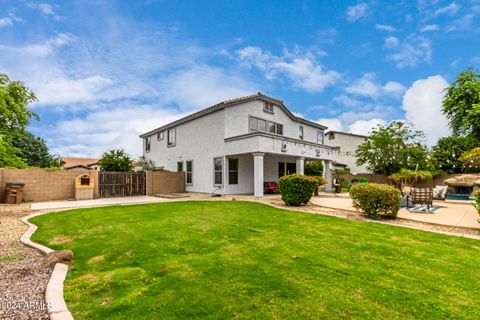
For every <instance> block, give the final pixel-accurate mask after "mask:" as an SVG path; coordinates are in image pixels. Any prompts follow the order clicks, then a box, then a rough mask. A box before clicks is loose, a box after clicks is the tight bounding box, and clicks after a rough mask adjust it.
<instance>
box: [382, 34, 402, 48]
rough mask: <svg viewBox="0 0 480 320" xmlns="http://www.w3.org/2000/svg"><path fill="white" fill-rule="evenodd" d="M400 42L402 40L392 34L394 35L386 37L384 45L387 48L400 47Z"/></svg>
mask: <svg viewBox="0 0 480 320" xmlns="http://www.w3.org/2000/svg"><path fill="white" fill-rule="evenodd" d="M399 43H400V41H399V40H398V38H397V37H393V36H392V37H387V38H385V41H384V46H385V47H386V48H396V47H398V44H399Z"/></svg>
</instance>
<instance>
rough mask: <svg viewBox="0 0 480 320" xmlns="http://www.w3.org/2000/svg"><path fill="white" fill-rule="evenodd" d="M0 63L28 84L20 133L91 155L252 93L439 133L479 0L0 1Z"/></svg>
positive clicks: (478, 38)
mask: <svg viewBox="0 0 480 320" xmlns="http://www.w3.org/2000/svg"><path fill="white" fill-rule="evenodd" d="M0 8H1V10H0V13H1V15H0V72H2V73H7V74H8V75H9V76H10V77H11V78H12V79H15V80H21V81H23V82H25V83H26V84H27V85H28V86H30V87H31V88H32V89H33V90H34V91H35V92H36V93H37V96H38V98H39V101H38V102H36V103H35V104H33V105H32V108H33V110H34V111H35V112H37V113H38V114H39V115H40V117H41V121H40V122H35V123H32V125H31V126H30V130H31V131H32V132H34V133H35V134H37V135H39V136H41V137H43V138H45V139H46V140H47V142H48V145H49V146H50V147H51V148H52V150H53V151H54V152H56V153H58V154H61V155H62V156H98V155H100V154H101V153H102V152H103V151H105V150H107V149H110V148H114V147H124V148H125V149H126V150H127V151H128V152H130V153H131V154H132V155H138V154H140V153H141V141H140V140H139V138H138V134H140V133H142V132H145V131H148V130H150V129H153V128H155V127H158V126H160V125H162V124H165V123H167V122H170V121H172V120H174V119H176V118H178V117H181V116H183V115H186V114H188V113H190V112H193V111H195V110H198V109H201V108H204V107H207V106H209V105H212V104H214V103H217V102H219V101H222V100H225V99H229V98H233V97H238V96H242V95H247V94H250V93H253V92H257V91H261V92H263V93H265V94H267V95H270V96H273V97H276V98H279V99H282V100H284V101H285V104H286V105H287V106H288V107H289V108H290V109H291V110H292V111H293V112H295V113H296V114H299V115H302V116H304V117H306V118H308V119H311V120H314V121H318V122H319V123H322V124H325V125H327V126H329V127H330V128H332V129H335V130H345V131H350V132H354V133H368V132H369V130H370V129H371V128H372V127H373V126H375V125H376V124H384V123H387V122H388V121H391V120H395V119H406V120H409V121H412V122H414V124H415V125H416V126H417V128H419V129H421V130H424V131H425V132H426V134H427V142H428V143H430V144H432V143H434V142H435V141H436V139H438V137H441V136H445V135H448V134H449V129H448V127H447V122H446V119H445V118H444V117H443V115H442V114H441V113H440V108H441V100H442V95H443V89H444V88H445V87H446V86H448V84H449V83H450V82H451V81H453V80H454V79H455V76H456V74H457V73H458V72H460V71H462V70H464V69H465V68H467V67H468V66H473V67H478V65H479V64H480V0H471V1H470V0H466V1H417V2H415V1H299V0H297V1H178V0H177V1H170V0H163V1H155V0H145V1H140V0H138V1H102V0H98V1H55V2H35V1H2V0H0Z"/></svg>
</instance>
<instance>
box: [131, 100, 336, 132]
mask: <svg viewBox="0 0 480 320" xmlns="http://www.w3.org/2000/svg"><path fill="white" fill-rule="evenodd" d="M253 100H263V101H266V102H271V103H273V104H275V105H277V106H279V107H280V108H282V110H283V111H285V113H286V114H287V115H288V116H289V117H290V118H291V119H292V120H294V121H297V122H300V123H304V124H308V125H310V126H313V127H316V128H319V129H322V130H325V129H327V127H325V126H322V125H321V124H318V123H316V122H313V121H309V120H306V119H303V118H301V117H297V116H296V115H294V114H293V113H292V112H291V111H290V110H288V108H287V107H286V106H285V105H284V104H283V101H282V100H279V99H275V98H272V97H269V96H266V95H264V94H263V93H261V92H257V93H254V94H251V95H248V96H245V97H239V98H235V99H230V100H225V101H222V102H220V103H217V104H215V105H213V106H211V107H208V108H205V109H203V110H200V111H197V112H195V113H192V114H190V115H188V116H186V117H183V118H181V119H178V120H176V121H174V122H171V123H169V124H166V125H164V126H162V127H159V128H157V129H154V130H151V131H149V132H147V133H144V134H142V135H140V137H141V138H145V137H148V136H150V135H152V134H155V133H157V132H160V131H164V130H167V129H170V128H173V127H175V126H178V125H180V124H182V123H186V122H189V121H192V120H194V119H197V118H200V117H203V116H206V115H208V114H210V113H214V112H217V111H220V110H223V109H225V107H230V106H234V105H237V104H241V103H244V102H249V101H253Z"/></svg>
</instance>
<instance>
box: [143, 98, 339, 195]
mask: <svg viewBox="0 0 480 320" xmlns="http://www.w3.org/2000/svg"><path fill="white" fill-rule="evenodd" d="M325 129H326V127H325V126H322V125H320V124H318V123H315V122H312V121H308V120H305V119H303V118H300V117H297V116H295V115H294V114H292V112H290V111H289V110H288V108H287V107H286V106H285V105H284V104H283V102H282V100H278V99H274V98H271V97H268V96H265V95H263V94H261V93H256V94H253V95H250V96H246V97H241V98H236V99H232V100H228V101H223V102H220V103H218V104H216V105H214V106H211V107H209V108H206V109H203V110H201V111H198V112H196V113H193V114H191V115H189V116H186V117H184V118H181V119H179V120H177V121H174V122H172V123H169V124H167V125H164V126H162V127H160V128H157V129H155V130H152V131H150V132H147V133H145V134H142V135H141V136H140V137H141V138H143V152H144V156H145V157H146V158H147V159H151V160H152V161H154V163H155V165H156V166H158V167H163V168H164V169H165V170H170V171H185V173H186V174H185V175H186V185H187V191H190V192H213V191H214V190H215V191H216V193H219V194H252V193H253V194H254V195H255V196H257V197H262V196H263V188H264V182H266V181H278V178H279V177H282V176H283V175H286V174H290V173H295V172H297V173H301V174H303V171H304V164H305V161H310V160H323V161H324V176H325V177H326V179H327V180H328V181H329V183H328V184H327V188H328V189H329V188H330V187H331V173H330V166H331V161H332V160H333V157H334V153H335V150H336V148H335V147H332V146H327V145H325V144H324V131H325Z"/></svg>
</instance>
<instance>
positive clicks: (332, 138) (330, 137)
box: [328, 132, 335, 140]
mask: <svg viewBox="0 0 480 320" xmlns="http://www.w3.org/2000/svg"><path fill="white" fill-rule="evenodd" d="M328 140H335V133H333V132H329V133H328Z"/></svg>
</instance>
